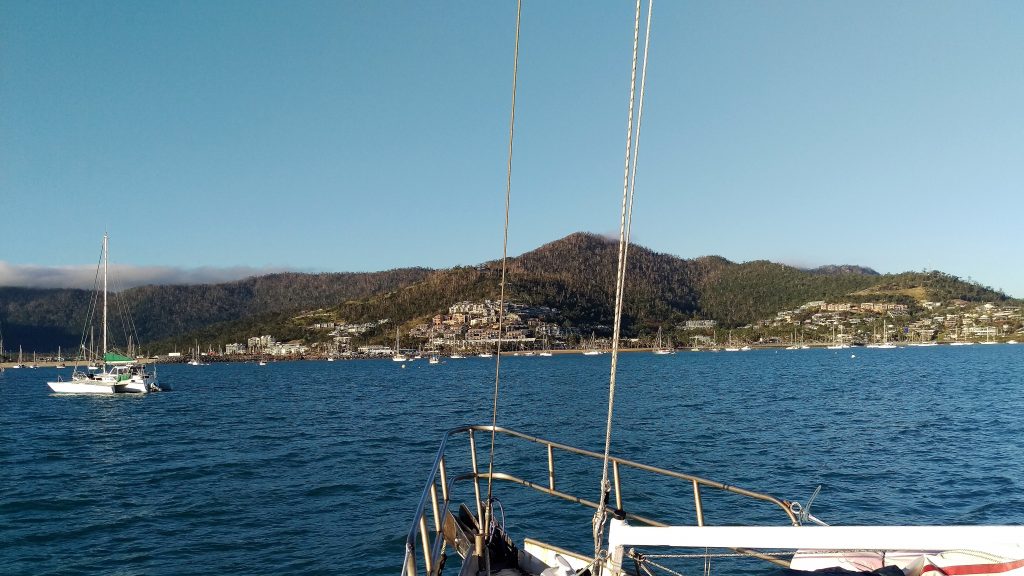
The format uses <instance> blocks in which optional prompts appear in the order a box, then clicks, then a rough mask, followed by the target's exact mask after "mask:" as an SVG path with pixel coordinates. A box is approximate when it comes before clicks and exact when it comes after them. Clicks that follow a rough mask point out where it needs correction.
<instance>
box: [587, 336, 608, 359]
mask: <svg viewBox="0 0 1024 576" xmlns="http://www.w3.org/2000/svg"><path fill="white" fill-rule="evenodd" d="M601 354H604V350H601V349H600V348H598V347H597V337H596V335H595V334H594V333H593V332H591V333H590V340H589V341H588V342H587V347H586V349H585V350H584V351H583V355H584V356H600V355H601Z"/></svg>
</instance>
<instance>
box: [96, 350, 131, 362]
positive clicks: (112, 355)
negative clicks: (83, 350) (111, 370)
mask: <svg viewBox="0 0 1024 576" xmlns="http://www.w3.org/2000/svg"><path fill="white" fill-rule="evenodd" d="M103 361H104V362H106V363H107V364H129V363H132V362H135V359H134V358H131V357H128V356H125V355H123V354H118V353H117V352H107V353H106V354H104V355H103Z"/></svg>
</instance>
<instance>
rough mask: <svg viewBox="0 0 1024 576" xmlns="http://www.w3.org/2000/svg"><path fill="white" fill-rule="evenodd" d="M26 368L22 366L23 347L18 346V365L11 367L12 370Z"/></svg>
mask: <svg viewBox="0 0 1024 576" xmlns="http://www.w3.org/2000/svg"><path fill="white" fill-rule="evenodd" d="M24 367H25V365H24V364H22V362H21V346H20V345H19V346H18V363H17V364H15V365H14V366H11V368H24Z"/></svg>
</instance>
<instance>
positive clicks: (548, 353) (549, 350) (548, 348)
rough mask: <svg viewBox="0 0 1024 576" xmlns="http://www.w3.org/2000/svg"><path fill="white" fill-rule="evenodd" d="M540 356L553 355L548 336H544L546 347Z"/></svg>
mask: <svg viewBox="0 0 1024 576" xmlns="http://www.w3.org/2000/svg"><path fill="white" fill-rule="evenodd" d="M540 356H551V346H550V345H548V338H547V336H545V337H544V349H543V350H541V351H540Z"/></svg>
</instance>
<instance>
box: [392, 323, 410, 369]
mask: <svg viewBox="0 0 1024 576" xmlns="http://www.w3.org/2000/svg"><path fill="white" fill-rule="evenodd" d="M391 360H393V361H395V362H405V361H407V360H409V357H408V356H406V355H405V354H402V347H401V343H400V341H399V338H398V327H397V326H396V327H395V355H394V356H392V357H391Z"/></svg>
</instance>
